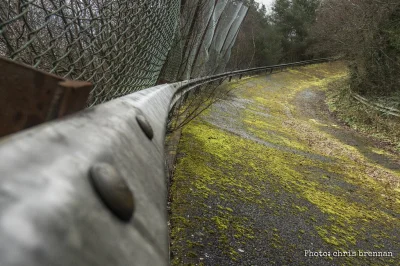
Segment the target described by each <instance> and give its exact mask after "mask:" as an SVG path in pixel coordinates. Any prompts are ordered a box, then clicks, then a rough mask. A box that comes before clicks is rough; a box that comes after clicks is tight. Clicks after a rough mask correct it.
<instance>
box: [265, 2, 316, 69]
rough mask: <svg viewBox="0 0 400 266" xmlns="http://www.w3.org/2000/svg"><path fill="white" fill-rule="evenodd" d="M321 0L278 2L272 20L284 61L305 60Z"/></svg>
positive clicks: (273, 9)
mask: <svg viewBox="0 0 400 266" xmlns="http://www.w3.org/2000/svg"><path fill="white" fill-rule="evenodd" d="M318 5H319V0H292V1H289V0H277V1H276V2H275V5H274V6H273V8H272V11H273V12H272V14H271V16H270V20H271V21H272V23H273V25H274V26H275V27H276V30H277V32H278V33H279V35H280V38H281V45H282V49H283V51H284V54H283V57H282V59H283V60H284V61H297V60H302V59H305V57H306V55H305V51H306V49H307V46H308V45H309V42H310V39H309V38H308V36H309V30H310V27H311V25H312V24H313V23H314V22H315V18H316V10H317V7H318Z"/></svg>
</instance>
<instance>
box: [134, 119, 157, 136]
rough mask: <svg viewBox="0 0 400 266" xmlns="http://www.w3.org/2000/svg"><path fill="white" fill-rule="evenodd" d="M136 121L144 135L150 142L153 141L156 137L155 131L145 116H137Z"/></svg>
mask: <svg viewBox="0 0 400 266" xmlns="http://www.w3.org/2000/svg"><path fill="white" fill-rule="evenodd" d="M136 121H137V122H138V124H139V126H140V128H141V129H142V130H143V132H144V134H145V135H146V136H147V137H148V138H149V139H150V140H152V139H153V137H154V131H153V128H152V127H151V125H150V123H149V121H147V119H146V117H144V116H143V115H137V116H136Z"/></svg>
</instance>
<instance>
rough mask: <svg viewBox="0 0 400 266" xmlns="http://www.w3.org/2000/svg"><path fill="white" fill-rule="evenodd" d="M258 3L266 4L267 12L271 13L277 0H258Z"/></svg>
mask: <svg viewBox="0 0 400 266" xmlns="http://www.w3.org/2000/svg"><path fill="white" fill-rule="evenodd" d="M256 2H258V3H260V4H264V5H265V6H266V7H267V10H268V11H270V10H271V6H272V4H273V3H274V2H275V0H256Z"/></svg>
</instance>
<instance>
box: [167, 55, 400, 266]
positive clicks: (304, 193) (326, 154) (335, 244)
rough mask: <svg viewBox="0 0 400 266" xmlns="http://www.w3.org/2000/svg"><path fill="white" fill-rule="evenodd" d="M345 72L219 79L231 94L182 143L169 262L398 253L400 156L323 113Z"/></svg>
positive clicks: (336, 66) (369, 261) (274, 261)
mask: <svg viewBox="0 0 400 266" xmlns="http://www.w3.org/2000/svg"><path fill="white" fill-rule="evenodd" d="M346 75H347V71H346V67H345V65H344V64H343V63H341V62H333V63H324V64H318V65H310V66H306V67H300V68H294V69H289V70H286V71H284V72H280V73H276V74H272V75H259V76H255V77H251V78H244V79H242V80H240V81H237V82H232V83H226V84H225V85H223V86H229V87H235V90H234V91H233V95H232V97H230V98H229V99H227V100H224V101H222V102H219V103H217V104H214V105H213V106H212V107H211V108H210V109H209V110H207V111H206V112H204V113H203V114H202V115H201V116H199V117H197V118H196V119H195V120H193V121H192V122H191V123H190V124H189V125H187V126H186V127H185V128H184V130H183V133H182V138H181V141H180V143H179V147H178V160H177V164H176V169H175V173H174V177H173V179H172V185H171V188H170V193H171V195H170V196H171V200H172V202H171V215H170V223H171V264H172V265H400V264H399V261H400V259H399V258H400V257H399V256H400V254H399V252H400V189H399V180H400V163H399V157H398V155H396V154H392V153H391V152H388V151H385V150H382V149H381V148H380V146H379V145H378V144H377V143H375V142H374V141H372V140H370V139H367V138H365V137H363V136H359V135H357V134H356V133H354V132H352V131H351V130H350V129H348V128H346V127H344V126H343V125H341V124H340V123H339V122H337V121H336V120H335V119H334V118H333V117H332V116H331V115H330V114H329V111H328V110H327V107H326V104H325V102H324V94H325V90H326V88H327V85H328V84H329V83H330V82H332V81H335V80H338V79H343V78H345V77H346ZM307 251H312V252H319V251H323V252H330V256H329V254H327V253H326V254H325V255H326V256H305V254H306V252H307ZM338 251H340V252H342V253H341V254H342V255H343V254H344V253H343V252H344V251H350V252H355V253H349V254H347V255H346V256H338V255H340V253H337V252H338ZM360 251H361V252H369V251H371V252H387V253H381V254H380V255H387V256H380V257H377V256H369V255H371V254H368V253H360ZM334 252H336V253H335V254H334ZM389 252H392V254H393V256H390V255H391V253H389ZM308 254H309V253H308ZM355 254H357V256H354V255H355ZM335 255H336V256H335ZM360 255H366V256H360ZM375 255H377V254H375Z"/></svg>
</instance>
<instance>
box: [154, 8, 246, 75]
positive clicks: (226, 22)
mask: <svg viewBox="0 0 400 266" xmlns="http://www.w3.org/2000/svg"><path fill="white" fill-rule="evenodd" d="M247 11H248V7H247V6H246V5H245V4H244V3H243V1H241V0H190V1H189V0H186V1H182V14H181V19H180V25H179V28H180V30H179V31H178V34H177V38H176V39H175V41H174V44H173V47H172V49H171V51H170V53H169V55H168V60H167V62H166V64H165V66H164V68H163V71H162V74H161V77H162V79H163V80H164V81H175V80H186V79H190V78H196V77H202V76H208V75H212V74H216V73H221V72H224V71H225V67H226V65H227V63H228V62H229V59H230V55H231V50H232V46H233V44H234V43H235V41H236V37H237V35H238V32H239V29H240V26H241V24H242V22H243V20H244V18H245V16H246V14H247Z"/></svg>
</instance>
